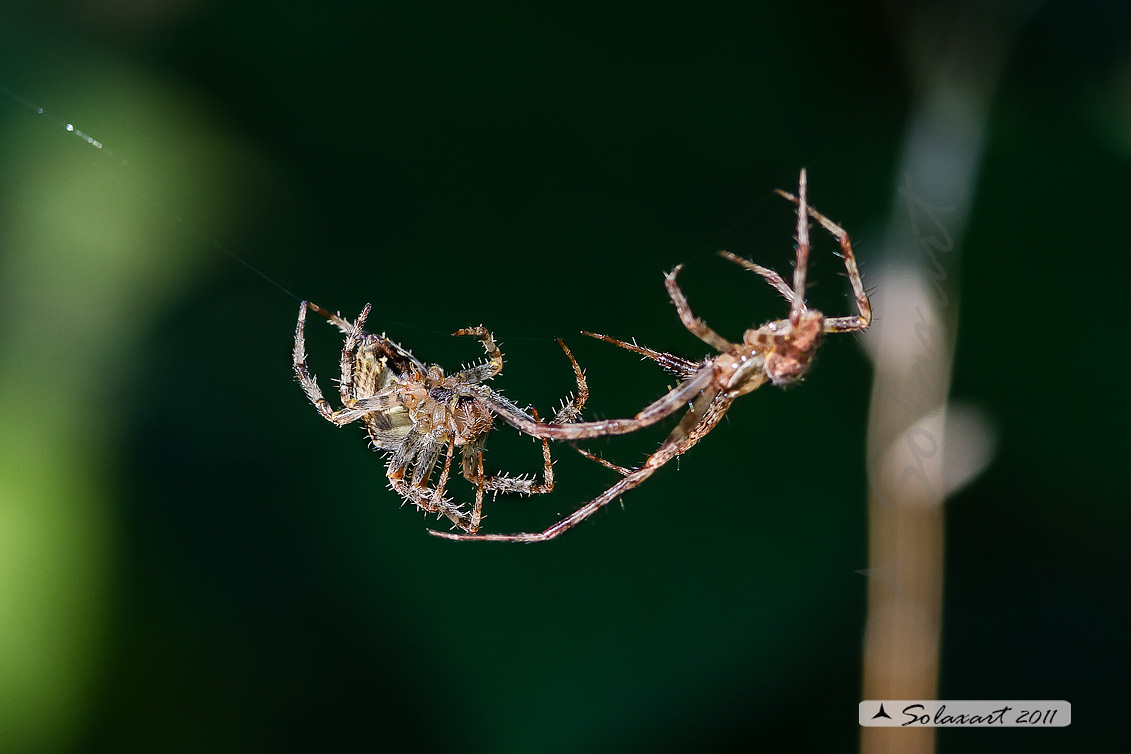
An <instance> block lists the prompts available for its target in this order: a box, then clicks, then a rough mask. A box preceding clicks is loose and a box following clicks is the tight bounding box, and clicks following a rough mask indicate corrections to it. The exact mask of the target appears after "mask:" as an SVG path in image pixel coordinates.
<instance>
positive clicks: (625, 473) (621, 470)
mask: <svg viewBox="0 0 1131 754" xmlns="http://www.w3.org/2000/svg"><path fill="white" fill-rule="evenodd" d="M574 450H576V451H577V452H578V453H580V454H581V455H583V456H585V457H586V458H588V459H589V460H590V461H596V462H597V463H599V464H601V465H602V466H604V467H605V468H606V469H612V470H613V471H615V472H617V473H618V474H620V475H621V476H628V475H629V474H631V473H632V472H634V471H636V469H626V468H625V467H624V466H618V465H616V464H615V463H613V462H612V461H606V460H605V459H604V458H601V456H599V455H596V454H595V453H590V452H589V451H588V450H582V449H581V448H574Z"/></svg>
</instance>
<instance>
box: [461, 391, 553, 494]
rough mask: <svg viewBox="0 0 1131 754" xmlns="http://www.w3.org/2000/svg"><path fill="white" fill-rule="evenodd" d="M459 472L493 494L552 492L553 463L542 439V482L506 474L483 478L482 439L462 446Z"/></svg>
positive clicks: (544, 439)
mask: <svg viewBox="0 0 1131 754" xmlns="http://www.w3.org/2000/svg"><path fill="white" fill-rule="evenodd" d="M534 419H535V421H537V420H538V412H537V411H535V412H534ZM470 451H474V453H475V455H474V457H475V458H477V459H478V462H479V468H478V470H476V469H475V468H473V467H472V466H471V459H472V457H473V456H471V454H470ZM461 471H462V472H463V476H464V478H465V479H467V481H469V482H471V483H472V484H475V485H476V486H477V487H479V488H480V489H483V490H487V491H488V492H493V493H495V494H499V493H503V494H506V493H513V494H517V495H546V494H549V493H550V492H553V491H554V463H553V461H552V460H551V458H550V441H549V440H547V439H546V438H544V437H543V438H542V481H541V482H536V481H535V480H533V479H530V478H528V477H525V476H520V477H513V476H510V475H508V474H493V475H492V476H489V477H484V476H483V438H482V437H480V438H479V439H477V440H476V442H475V443H474V444H473V445H470V446H468V445H465V446H464V457H463V464H462V468H461ZM473 475H474V476H473Z"/></svg>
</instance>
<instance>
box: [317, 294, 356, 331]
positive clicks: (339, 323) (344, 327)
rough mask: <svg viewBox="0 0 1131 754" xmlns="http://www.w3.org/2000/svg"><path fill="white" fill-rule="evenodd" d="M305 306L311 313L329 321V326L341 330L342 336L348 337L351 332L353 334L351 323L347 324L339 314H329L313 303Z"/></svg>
mask: <svg viewBox="0 0 1131 754" xmlns="http://www.w3.org/2000/svg"><path fill="white" fill-rule="evenodd" d="M306 305H307V307H309V308H310V310H311V311H312V312H317V313H318V314H321V315H322V316H323V317H325V318H326V319H328V320H330V324H332V325H333V326H334V327H336V328H338V329H339V330H341V331H342V333H343V334H345V335H349V334H350V333H351V332H353V323H352V322H347V321H346V320H344V319H342V317H341V315H340V314H331V313H330V312H328V311H326V310H325V309H323V308H322V307H321V306H319V305H318V304H316V303H314V302H313V301H307V302H306Z"/></svg>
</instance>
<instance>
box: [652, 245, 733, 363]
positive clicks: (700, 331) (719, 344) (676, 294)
mask: <svg viewBox="0 0 1131 754" xmlns="http://www.w3.org/2000/svg"><path fill="white" fill-rule="evenodd" d="M681 269H683V265H682V264H677V265H676V266H675V269H673V270H672V271H671V272H669V273H667V274H665V275H664V286H665V287H666V288H667V289H668V297H670V298H671V300H672V303H673V304H675V309H676V311H677V312H679V319H680V321H681V322H683V326H684V327H686V328H687V329H688V331H689V332H690V333H691V334H692V335H694V336H695V337H697V338H699V340H701V341H703V342H704V343H706V344H707V345H709V346H710V347H711V348H714V349H715V350H716V351H729V350H730V349H731V348H733V347H734V345H733V344H732V343H731V342H730V341H728V340H727V339H726V338H724V337H723V336H721V335H719V334H718V333H717V332H715V331H714V330H712V329H711V328H709V327H707V323H705V322H704V321H703V320H701V319H699V318H698V317H696V316H695V315H694V314H692V313H691V307H690V306H688V304H687V297H686V296H684V295H683V291H681V290H680V289H679V285H677V284H676V282H675V277H676V275H678V274H679V271H680V270H681Z"/></svg>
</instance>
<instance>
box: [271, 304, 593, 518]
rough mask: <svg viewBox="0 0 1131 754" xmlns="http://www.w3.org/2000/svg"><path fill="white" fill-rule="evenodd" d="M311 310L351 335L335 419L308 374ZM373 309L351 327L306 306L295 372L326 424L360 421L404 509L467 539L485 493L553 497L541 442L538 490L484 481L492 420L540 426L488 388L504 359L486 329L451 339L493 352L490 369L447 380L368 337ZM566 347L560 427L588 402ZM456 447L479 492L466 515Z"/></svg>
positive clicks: (521, 482) (522, 481)
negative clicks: (572, 394)
mask: <svg viewBox="0 0 1131 754" xmlns="http://www.w3.org/2000/svg"><path fill="white" fill-rule="evenodd" d="M307 309H310V310H312V311H315V312H318V313H319V314H321V315H323V316H324V317H326V318H327V319H328V320H330V322H331V323H332V324H334V325H336V326H337V327H338V329H339V330H341V331H342V332H343V333H344V334H345V335H346V341H345V346H344V347H343V348H342V356H341V374H342V376H341V381H340V384H339V387H340V393H341V399H342V408H341V409H340V410H337V411H335V410H334V409H333V408H332V407H331V406H330V404H329V403H328V402H327V401H326V400H325V398H323V397H322V391H321V389H320V388H319V387H318V383H317V382H316V381H315V379H314V377H313V376H312V375H311V374H310V372H309V371H308V369H307V367H306V346H305V339H304V334H303V331H304V327H305V324H306V312H307ZM369 311H370V307H369V305H366V307H365V309H363V310H362V312H361V316H359V317H358V319H357V321H356V322H354V323H350V322H347V321H346V320H344V319H342V318H341V317H340V316H339V315H335V314H330V313H329V312H327V311H325V310H324V309H322V308H321V307H319V306H316V305H315V304H310V303H307V302H305V301H304V302H303V303H302V306H301V308H300V309H299V315H298V325H297V327H296V328H295V345H294V354H293V364H294V371H295V375H296V376H297V377H298V380H299V383H300V384H301V385H302V388H303V390H304V391H305V392H306V395H307V397H308V398H310V401H311V402H312V403H313V404H314V406H315V408H317V409H318V412H319V413H320V414H322V416H323V417H324V418H325V419H326V420H327V421H330V422H331V423H333V424H336V425H338V426H344V425H346V424H349V423H351V422H354V421H357V420H358V419H362V420H363V421H364V422H365V427H366V430H367V431H368V433H369V439H370V442H371V443H372V445H373V447H374V448H375V449H377V450H380V451H382V452H384V453H385V454H386V455H387V456H388V472H387V476H388V479H389V485H390V486H391V487H392V488H393V489H394V490H395V491H396V492H397V493H398V494H399V495H400V496H401V497H402V498H403V499H404V500H405V501H406V502H411V503H413V504H414V505H416V506H417V507H419V508H422V509H423V510H425V511H427V512H429V513H435V514H437V515H440V516H446V517H447V518H448V519H449V520H451V522H452V523H453V524H455V525H456V526H458V527H459V528H460V529H463V530H464V531H466V532H475V531H477V530H478V529H479V523H480V521H481V519H482V507H483V493H484V491H488V492H493V493H499V492H504V493H506V492H512V493H518V494H523V495H535V494H542V493H547V492H550V491H551V490H552V489H553V487H554V475H553V469H552V466H551V462H550V448H549V443H548V442H547V441H546V440H545V439H543V440H542V457H543V470H544V479H543V481H542V482H536V481H535V480H534V479H532V478H528V477H521V476H520V477H511V476H507V475H505V474H500V475H495V476H489V477H488V476H484V474H483V445H484V442H485V441H486V439H487V433H488V432H489V431H490V429H491V424H492V422H493V420H494V417H495V416H496V415H498V416H507V417H509V420H510V421H516V420H518V418H520V417H521V418H522V419H525V420H528V421H532V422H535V423H536V424H539V425H541V423H540V422H539V421H538V414H537V413H533V414H528V413H526V412H525V411H523V410H522V409H520V408H518V407H517V406H516V405H514V404H513V403H511V402H510V401H509V400H507V399H506V398H504V397H503V396H502V395H500V394H499V393H497V392H495V391H494V390H492V389H491V388H489V387H487V386H486V385H484V384H482V383H483V382H485V381H486V380H489V379H491V378H492V377H494V376H496V375H497V374H498V373H499V372H500V371H501V370H502V368H503V355H502V353H501V352H500V351H499V348H498V346H496V345H495V341H494V338H493V337H492V336H491V334H490V332H488V331H487V329H486V328H485V327H483V326H482V325H480V326H479V327H471V328H467V329H464V330H459V331H457V332H456V333H455V334H456V335H471V336H474V337H476V338H478V339H479V340H480V341H481V342H482V343H483V347H484V349H485V350H486V351H487V357H488V361H487V362H486V363H483V364H479V365H478V366H474V367H469V368H466V369H462V370H460V371H458V372H455V373H453V374H451V375H447V374H445V373H444V370H443V369H441V368H440V367H439V366H436V365H430V366H427V367H426V366H425V365H424V364H423V363H421V362H420V361H419V360H418V359H417V358H416V357H415V356H413V355H412V354H411V353H410V352H409V351H407V350H405V349H404V348H401V347H400V346H399V345H397V344H396V343H394V342H393V341H391V340H389V339H388V338H386V337H385V336H384V335H374V334H373V333H369V332H366V331H365V330H363V329H362V325H363V324H364V323H365V319H366V317H367V316H368V315H369ZM559 342H560V341H559ZM562 348H563V350H565V353H566V356H568V357H569V360H570V363H571V364H572V365H573V370H574V375H575V377H576V379H577V387H578V395H577V398H576V399H572V398H571V399H568V400H566V401H565V402H564V403H563V405H562V408H561V409H560V410H559V411H558V412H557V413H556V414H555V415H554V417H553V419H552V420H551V422H550V423H551V424H554V425H556V424H561V423H566V422H569V421H572V420H573V419H575V418H577V416H578V415H579V414H580V412H581V409H582V407H583V406H584V404H585V399H586V397H587V396H588V388H587V386H586V384H585V377H584V375H583V374H582V371H581V367H579V366H578V365H577V362H576V361H575V360H574V358H573V355H572V354H570V352H569V349H568V348H566V347H565V344H562ZM456 448H459V450H460V459H461V462H460V473H462V474H463V476H464V477H465V478H467V479H468V480H469V481H470V482H471V483H472V484H474V485H475V491H476V492H475V504H474V507H473V508H472V510H471V511H470V513H469V512H466V511H464V510H463V506H462V505H456V504H453V503H452V502H451V501H450V500H447V499H445V498H444V489H445V487H446V485H447V482H448V476H449V473H450V471H451V462H452V456H453V455H454V453H455V450H456ZM441 453H445V457H444V465H443V470H442V471H441V472H440V478H439V480H438V481H437V482H436V485H435V486H434V487H430V486H429V481H430V479H431V477H432V473H433V472H434V471H435V468H436V464H437V463H438V462H439V459H440V455H441Z"/></svg>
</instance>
